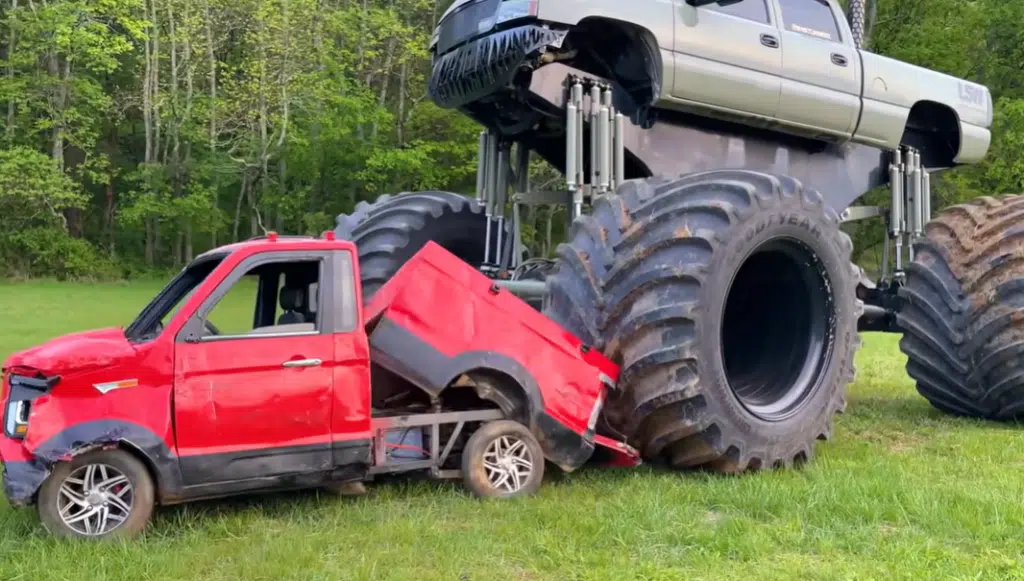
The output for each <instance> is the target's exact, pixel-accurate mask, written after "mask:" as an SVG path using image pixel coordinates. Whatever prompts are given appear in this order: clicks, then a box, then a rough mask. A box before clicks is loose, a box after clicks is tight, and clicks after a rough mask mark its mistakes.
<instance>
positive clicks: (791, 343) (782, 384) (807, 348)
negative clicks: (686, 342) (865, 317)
mask: <svg viewBox="0 0 1024 581" xmlns="http://www.w3.org/2000/svg"><path fill="white" fill-rule="evenodd" d="M835 332H836V329H835V309H834V297H833V286H832V281H831V279H830V277H829V276H828V272H827V270H826V269H825V266H824V264H822V262H821V260H820V259H819V258H818V256H817V254H816V253H815V252H814V251H813V250H812V249H811V248H810V247H809V246H808V245H807V244H805V243H804V242H801V241H799V240H796V239H794V238H789V237H779V238H774V239H771V240H769V241H767V242H765V243H763V244H761V245H760V246H758V247H757V248H756V249H755V250H754V251H753V252H751V253H750V254H749V255H748V256H747V258H746V260H744V261H743V264H742V265H741V266H740V268H739V270H738V271H737V272H736V275H735V276H734V277H733V280H732V282H731V283H730V285H729V290H728V293H727V295H726V300H725V308H724V310H723V313H722V326H721V340H720V342H719V344H720V346H721V347H720V349H721V356H722V361H723V366H724V368H725V375H726V379H727V381H728V383H729V388H730V389H731V390H732V393H733V395H735V396H736V399H737V400H739V402H740V404H742V405H743V407H744V408H746V410H747V411H748V412H750V413H751V414H753V415H754V416H756V417H758V418H761V419H762V420H765V421H772V422H778V421H783V420H786V419H788V418H790V417H792V416H793V415H795V414H797V413H798V412H799V411H800V409H801V408H802V407H803V406H804V405H805V404H806V403H807V401H808V400H809V399H811V397H812V396H813V395H814V393H815V392H816V391H817V390H818V388H819V387H820V385H821V383H822V381H823V379H824V374H825V370H826V368H827V366H828V363H829V360H830V358H831V354H832V343H833V341H834V339H835Z"/></svg>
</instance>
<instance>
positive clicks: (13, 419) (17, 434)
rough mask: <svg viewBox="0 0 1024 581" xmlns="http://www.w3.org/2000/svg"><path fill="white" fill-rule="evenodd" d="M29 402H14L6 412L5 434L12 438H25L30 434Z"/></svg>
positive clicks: (8, 405)
mask: <svg viewBox="0 0 1024 581" xmlns="http://www.w3.org/2000/svg"><path fill="white" fill-rule="evenodd" d="M29 406H30V404H29V402H27V401H24V400H22V401H12V402H9V403H8V404H7V409H6V410H4V433H5V434H7V435H8V436H10V437H11V438H24V437H25V433H26V432H28V411H29Z"/></svg>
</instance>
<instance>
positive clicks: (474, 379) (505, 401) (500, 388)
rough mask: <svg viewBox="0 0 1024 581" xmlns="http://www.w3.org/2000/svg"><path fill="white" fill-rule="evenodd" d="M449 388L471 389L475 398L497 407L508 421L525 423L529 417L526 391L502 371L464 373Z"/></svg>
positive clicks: (481, 370)
mask: <svg viewBox="0 0 1024 581" xmlns="http://www.w3.org/2000/svg"><path fill="white" fill-rule="evenodd" d="M451 387H472V389H473V391H474V392H475V393H476V396H477V397H479V398H480V399H481V400H484V401H487V402H489V403H492V404H494V405H497V406H498V408H499V409H501V411H502V412H503V413H504V414H505V417H506V418H508V419H510V420H515V421H518V422H520V423H527V420H528V419H529V417H530V415H531V414H530V412H531V411H532V410H531V409H530V407H531V406H530V399H529V397H528V396H527V395H526V389H524V388H523V386H522V385H520V384H519V382H518V381H516V380H515V379H514V378H513V377H512V376H511V375H508V374H507V373H505V372H503V371H498V370H496V369H488V368H479V369H473V370H470V371H466V372H465V373H463V374H461V375H460V376H459V377H458V379H456V380H455V381H454V382H453V383H452V385H451Z"/></svg>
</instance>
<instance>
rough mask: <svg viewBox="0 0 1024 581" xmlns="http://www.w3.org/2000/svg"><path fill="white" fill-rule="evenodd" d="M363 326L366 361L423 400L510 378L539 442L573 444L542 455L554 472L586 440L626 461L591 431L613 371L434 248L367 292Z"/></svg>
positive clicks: (585, 447)
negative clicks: (489, 377)
mask: <svg viewBox="0 0 1024 581" xmlns="http://www.w3.org/2000/svg"><path fill="white" fill-rule="evenodd" d="M365 320H366V321H367V333H368V335H369V340H370V347H371V350H372V359H373V360H374V361H375V362H377V363H379V364H381V365H382V366H384V367H385V368H387V369H388V370H390V371H392V372H394V373H397V374H398V375H400V376H401V377H403V378H404V379H406V380H407V381H410V382H411V383H413V384H415V385H416V386H418V387H419V388H420V389H423V390H424V391H426V392H427V393H430V394H439V393H440V392H441V391H442V390H444V389H445V388H446V387H447V386H449V385H450V384H451V383H452V382H453V381H455V380H456V379H458V378H459V376H460V375H462V374H463V373H466V372H469V371H473V370H479V369H483V370H487V371H488V372H490V373H495V372H496V373H499V374H502V375H504V376H506V379H510V380H513V381H514V382H515V383H516V384H518V385H519V386H520V387H521V388H522V389H523V391H524V392H525V394H526V397H527V399H528V400H529V403H530V416H531V417H530V423H531V424H532V425H531V428H533V429H534V430H535V431H537V432H539V435H541V436H543V437H540V438H538V439H539V440H541V442H542V443H543V442H544V441H545V440H551V441H559V443H560V444H562V443H563V442H564V441H565V440H566V439H569V440H572V439H579V440H581V441H580V443H579V448H580V449H579V450H578V451H576V452H575V453H574V454H573V456H574V457H564V458H551V459H552V461H554V462H555V463H556V464H559V465H560V466H562V468H563V469H566V470H571V469H574V468H576V467H577V466H578V465H579V464H581V463H582V462H581V461H578V460H579V458H580V457H583V456H586V457H589V456H590V453H591V452H592V451H593V449H594V444H595V443H597V444H600V445H605V446H609V447H611V448H613V449H614V450H616V451H618V452H620V453H627V454H630V455H634V456H635V451H632V450H631V449H630V448H628V447H627V446H625V445H624V444H620V443H619V442H614V441H612V440H607V439H605V438H600V437H597V436H595V434H594V424H595V422H596V418H597V415H598V413H599V410H600V407H601V405H603V399H604V392H605V390H606V389H609V388H611V387H612V386H614V382H615V380H616V379H617V377H618V366H616V365H615V364H614V363H613V362H612V361H610V360H609V359H607V358H606V357H604V356H603V355H601V354H600V353H598V352H597V351H595V350H591V349H588V348H587V347H586V346H584V345H582V343H581V341H580V340H579V339H578V338H576V337H575V336H573V335H571V334H570V333H568V332H567V331H565V330H564V329H562V328H561V327H560V326H559V325H558V324H556V323H555V322H554V321H552V320H550V319H548V318H547V317H545V316H544V315H543V314H541V313H539V312H537V311H536V310H535V309H533V308H532V307H530V306H529V305H528V304H526V303H525V302H524V301H522V300H521V299H519V298H518V297H516V296H515V295H513V294H511V293H510V292H508V291H506V290H504V289H501V288H500V287H498V286H497V285H495V284H494V283H493V281H491V280H490V279H488V278H487V277H486V276H484V275H483V274H481V273H480V272H478V271H476V270H475V269H473V268H472V267H471V266H469V265H468V264H466V263H465V262H463V261H462V260H460V259H459V258H457V257H456V256H454V255H453V254H451V253H449V252H448V251H447V250H445V249H443V248H442V247H440V246H438V245H437V244H435V243H433V242H431V243H428V244H427V245H426V246H425V247H424V248H423V249H422V250H421V251H420V252H419V253H417V254H416V255H415V256H414V257H413V258H412V259H411V260H410V261H409V262H407V263H406V264H405V265H404V266H403V267H402V268H401V269H400V270H399V271H398V273H396V274H395V276H394V277H393V278H392V279H391V280H390V281H388V282H387V283H386V284H385V285H384V286H383V287H381V288H380V290H378V291H377V293H376V294H375V295H374V297H373V299H372V300H371V301H370V302H369V304H368V305H367V307H366V310H365ZM559 447H560V448H564V447H565V446H564V445H560V446H559ZM552 448H554V447H552ZM585 459H586V458H585V457H583V458H582V460H584V461H585Z"/></svg>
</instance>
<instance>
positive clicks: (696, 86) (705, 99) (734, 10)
mask: <svg viewBox="0 0 1024 581" xmlns="http://www.w3.org/2000/svg"><path fill="white" fill-rule="evenodd" d="M676 11H677V12H676V13H677V16H676V27H675V52H676V54H675V59H676V63H675V81H674V83H673V87H672V96H673V97H676V98H679V99H685V100H687V101H690V102H694V103H698V104H701V105H703V106H710V107H713V108H716V109H725V110H728V111H730V112H740V113H746V114H753V115H757V116H759V117H765V118H769V119H770V118H773V117H775V114H776V111H777V109H778V106H779V91H780V88H781V84H782V79H781V77H780V75H781V74H782V50H781V46H780V44H779V29H778V27H777V26H775V24H774V16H773V14H772V10H770V6H769V4H768V0H741V1H740V2H736V3H733V4H726V5H724V6H723V5H719V4H709V5H707V6H701V7H699V8H695V7H693V6H690V5H689V4H687V3H686V2H684V1H682V0H679V1H678V3H677V4H676Z"/></svg>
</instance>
